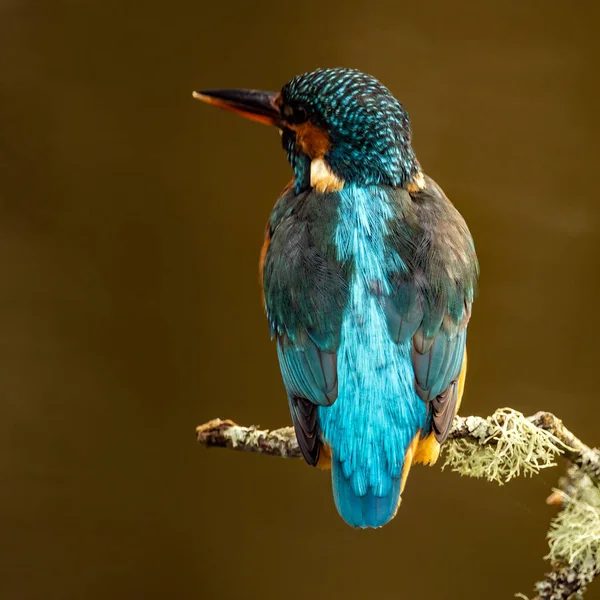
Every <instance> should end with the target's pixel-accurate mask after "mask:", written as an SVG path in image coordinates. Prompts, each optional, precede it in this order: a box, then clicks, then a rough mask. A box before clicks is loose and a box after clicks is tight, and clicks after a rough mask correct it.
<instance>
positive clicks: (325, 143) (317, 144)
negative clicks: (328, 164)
mask: <svg viewBox="0 0 600 600" xmlns="http://www.w3.org/2000/svg"><path fill="white" fill-rule="evenodd" d="M293 129H295V131H296V143H297V144H298V146H300V149H301V150H302V152H304V154H308V156H310V157H311V158H322V157H323V156H324V155H325V153H326V152H328V151H329V148H331V142H330V141H329V136H328V135H327V133H326V132H325V131H323V130H322V129H319V128H318V127H317V126H316V125H313V124H312V123H311V122H310V121H307V122H306V123H302V125H297V126H296V127H293Z"/></svg>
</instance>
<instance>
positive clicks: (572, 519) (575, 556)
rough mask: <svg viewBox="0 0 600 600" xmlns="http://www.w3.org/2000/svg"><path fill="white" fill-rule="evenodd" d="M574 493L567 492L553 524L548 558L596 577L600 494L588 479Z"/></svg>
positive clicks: (599, 563) (599, 561) (599, 555)
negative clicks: (594, 574)
mask: <svg viewBox="0 0 600 600" xmlns="http://www.w3.org/2000/svg"><path fill="white" fill-rule="evenodd" d="M574 492H575V493H574V494H573V495H569V494H565V493H564V492H563V509H562V510H561V511H560V512H559V513H558V515H557V516H556V517H555V518H554V519H553V520H552V522H551V523H550V530H549V531H548V544H549V546H550V553H549V554H548V556H547V557H546V558H547V559H548V560H550V561H551V562H560V563H566V564H568V565H570V566H572V567H577V570H578V571H579V572H581V573H583V574H593V573H596V572H597V571H598V569H599V567H600V490H599V489H598V488H597V487H596V486H595V485H594V484H593V483H592V481H591V480H590V479H589V477H587V475H584V476H583V477H582V478H581V479H580V480H579V482H578V485H577V487H576V488H575V490H574Z"/></svg>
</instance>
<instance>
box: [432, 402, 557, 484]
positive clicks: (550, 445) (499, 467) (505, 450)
mask: <svg viewBox="0 0 600 600" xmlns="http://www.w3.org/2000/svg"><path fill="white" fill-rule="evenodd" d="M464 427H465V428H466V429H467V431H468V432H469V436H465V437H451V439H449V440H448V442H447V443H446V445H445V446H444V456H443V458H444V463H443V464H442V469H443V468H445V467H449V468H450V469H452V470H453V471H455V472H456V473H459V474H460V475H467V476H469V477H478V478H484V479H487V480H488V481H495V482H496V483H498V484H500V485H502V484H504V483H507V482H508V481H510V480H511V479H513V478H514V477H517V476H519V475H525V476H530V477H531V476H533V475H537V474H538V473H539V472H540V470H541V469H547V468H548V467H555V466H556V461H555V459H556V457H557V456H558V455H559V454H562V453H563V452H564V450H565V449H566V446H565V444H564V443H563V442H561V441H560V440H559V439H558V438H557V437H556V436H555V435H554V434H553V433H551V432H549V431H546V430H545V429H541V428H540V427H537V426H536V425H534V424H533V423H532V421H531V420H530V419H527V418H526V417H525V416H523V414H521V413H520V412H518V411H516V410H513V409H511V408H502V409H499V410H497V411H496V412H495V413H494V414H493V415H492V416H490V417H488V418H487V419H481V418H480V417H466V418H465V419H464Z"/></svg>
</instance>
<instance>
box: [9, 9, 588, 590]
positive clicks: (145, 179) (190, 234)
mask: <svg viewBox="0 0 600 600" xmlns="http://www.w3.org/2000/svg"><path fill="white" fill-rule="evenodd" d="M592 5H593V3H591V2H589V3H587V4H586V3H584V2H580V3H570V4H566V3H564V2H516V1H511V2H507V1H502V2H500V1H497V0H495V1H493V2H492V1H490V2H476V1H472V2H448V1H446V2H444V1H442V0H433V1H430V2H411V3H407V2H391V1H390V2H385V3H383V2H382V3H378V2H372V1H369V2H367V1H361V0H347V1H341V0H337V1H335V2H324V1H320V2H318V1H316V0H307V1H305V2H301V3H297V2H279V3H272V4H269V3H260V2H252V1H248V0H246V1H245V2H236V1H233V2H215V3H212V4H210V5H209V4H208V2H206V0H205V1H201V0H196V1H194V2H192V1H187V0H171V1H170V2H158V1H156V0H144V1H141V0H131V1H123V0H89V1H84V0H81V1H77V0H71V1H67V0H63V1H58V0H45V1H43V2H42V1H41V0H38V1H34V0H0V596H1V597H2V599H3V600H37V599H40V598H44V599H52V600H54V599H57V600H71V599H90V600H100V599H102V600H105V599H108V598H110V599H116V600H120V599H127V600H131V599H134V600H137V599H171V598H172V599H175V600H179V599H188V598H189V599H203V598H221V599H223V600H230V599H231V600H234V599H238V598H261V599H270V598H287V599H290V600H301V599H306V598H313V597H321V598H327V599H332V600H337V599H354V598H369V599H370V598H378V599H381V600H395V599H411V600H412V599H425V600H426V599H460V600H471V599H472V600H481V599H482V598H486V599H492V600H493V599H501V598H510V597H512V594H513V593H514V592H516V591H522V592H526V593H529V592H530V589H531V586H532V584H533V582H534V581H535V580H536V579H538V578H539V577H540V576H541V575H542V573H543V572H544V569H545V568H546V566H547V565H546V563H544V562H543V560H542V557H543V555H544V554H545V553H546V551H547V546H546V542H545V540H544V536H545V532H546V530H547V526H548V521H549V519H550V518H551V517H552V515H553V513H554V509H552V508H550V507H547V506H546V505H545V498H546V496H547V495H548V494H549V492H550V489H551V487H552V486H553V485H554V483H555V481H556V478H557V476H558V475H559V473H560V471H558V470H554V471H552V472H547V473H546V474H544V475H543V476H542V477H537V478H535V479H533V480H523V481H517V482H514V483H511V484H509V485H507V486H505V487H501V488H499V487H497V486H495V485H492V484H489V483H485V482H482V481H475V480H467V479H460V478H459V477H458V476H457V475H455V474H453V473H450V472H443V473H442V472H440V469H439V468H438V467H434V468H430V469H426V468H423V467H419V468H415V469H414V470H413V471H412V473H411V476H410V479H409V481H408V485H407V488H406V491H405V494H404V502H403V505H402V508H401V510H400V511H399V513H398V516H397V517H396V519H395V520H394V521H393V522H392V523H391V524H390V525H389V526H387V527H385V528H384V529H382V530H380V531H366V532H363V531H354V530H352V529H350V528H349V527H347V526H346V525H345V524H344V523H343V522H342V520H341V519H340V518H339V517H338V515H337V513H336V511H335V508H334V505H333V501H332V498H331V490H330V481H329V477H328V476H327V475H326V474H324V473H322V472H319V471H318V470H316V469H310V468H308V467H307V466H305V465H304V464H303V463H302V462H301V461H284V460H278V459H273V458H267V457H264V456H255V455H244V454H234V453H232V452H226V451H218V450H215V451H206V450H204V449H202V448H199V447H197V446H196V444H195V438H194V427H195V426H196V425H197V424H198V423H200V422H203V421H206V420H208V419H210V418H213V417H216V416H220V417H229V418H233V419H235V420H237V421H238V422H240V423H246V424H251V423H260V424H261V425H263V426H265V427H277V426H281V425H285V424H288V423H289V415H288V410H287V403H286V400H285V396H284V390H283V387H282V384H281V381H280V376H279V372H278V366H277V361H276V356H275V349H274V347H273V346H272V345H271V343H270V341H269V335H268V329H267V325H266V322H265V319H264V317H263V314H262V306H261V301H260V290H259V285H258V281H257V280H258V277H257V260H258V253H259V248H260V245H261V243H262V235H263V230H264V223H265V221H266V219H267V216H268V214H269V211H270V209H271V207H272V205H273V203H274V201H275V200H276V198H277V196H278V193H279V191H280V189H281V188H282V187H283V186H284V184H285V183H286V182H287V181H288V179H289V177H290V171H289V168H288V165H287V163H286V161H285V156H284V154H283V152H282V151H281V149H280V147H279V143H280V142H279V137H278V135H277V132H276V131H270V130H269V129H267V128H266V127H261V126H259V125H257V124H255V123H250V122H245V121H243V120H242V119H240V118H238V117H235V116H233V115H231V114H226V113H224V112H221V111H217V110H216V109H213V108H210V107H207V106H204V105H201V104H199V103H198V102H195V101H193V100H192V98H191V91H192V89H194V88H206V87H255V88H265V89H275V90H276V89H278V88H279V87H281V85H282V84H283V83H285V82H286V81H287V80H288V79H289V78H290V77H292V76H293V75H295V74H297V73H300V72H303V71H306V70H310V69H313V68H315V67H317V66H353V67H357V68H360V69H362V70H365V71H368V72H370V73H372V74H374V75H376V76H377V77H379V78H380V79H382V80H383V81H384V82H385V83H386V84H387V85H388V86H389V87H390V88H391V89H392V91H393V92H394V93H395V94H396V95H397V96H398V97H399V98H400V99H401V100H402V101H403V103H404V104H405V106H406V108H407V109H408V110H409V112H410V114H411V116H412V120H413V129H414V144H415V147H416V150H417V153H418V156H419V158H420V160H421V163H422V164H423V166H424V168H425V170H426V171H427V172H428V173H429V174H430V175H431V176H433V177H434V178H435V179H436V180H437V181H438V182H439V183H440V184H441V185H442V186H443V187H444V189H445V190H446V192H447V194H448V195H449V197H450V198H451V199H452V200H453V202H454V203H455V204H456V206H457V207H458V208H459V210H460V211H461V212H462V214H463V215H464V216H465V218H466V220H467V222H468V224H469V226H470V228H471V231H472V233H473V236H474V238H475V241H476V246H477V250H478V253H479V257H480V261H481V268H482V277H481V292H480V295H479V298H478V300H477V302H476V303H475V306H474V311H473V318H472V321H471V325H470V328H469V377H468V382H467V389H466V395H465V398H464V401H463V409H462V414H469V413H476V414H482V415H486V414H489V413H490V412H492V411H493V410H494V409H495V408H497V407H501V406H506V405H510V406H513V407H514V408H517V409H519V410H521V411H523V412H525V413H532V412H534V411H537V410H539V409H548V410H551V411H555V412H556V413H557V414H558V415H560V416H561V417H563V418H564V420H565V421H566V423H567V425H568V426H569V427H571V428H572V429H573V430H575V431H576V432H578V433H579V434H580V435H581V437H582V438H583V439H585V440H586V441H587V442H588V443H590V444H597V443H599V434H598V426H597V423H598V412H599V411H598V398H597V394H598V389H597V388H598V385H597V380H596V379H595V377H596V375H597V374H598V369H599V367H598V361H599V359H600V353H599V351H598V342H597V340H598V338H599V335H600V324H599V319H598V318H597V315H598V289H599V286H598V284H599V281H600V273H599V268H600V251H599V242H600V233H599V227H598V225H599V223H598V221H599V217H600V208H599V205H598V193H597V188H598V186H597V184H596V182H595V178H596V177H597V173H598V146H597V137H594V136H593V135H592V129H593V122H594V121H595V120H596V119H595V117H596V114H595V113H596V112H597V104H595V103H594V102H593V100H592V97H593V93H594V92H595V90H596V88H597V69H595V68H592V51H593V46H594V45H595V38H596V37H597V32H596V31H594V29H595V27H596V24H595V20H594V17H593V15H592V14H591V7H592ZM589 597H590V598H594V597H595V598H600V588H598V587H596V588H595V589H594V588H592V590H591V591H590V593H589Z"/></svg>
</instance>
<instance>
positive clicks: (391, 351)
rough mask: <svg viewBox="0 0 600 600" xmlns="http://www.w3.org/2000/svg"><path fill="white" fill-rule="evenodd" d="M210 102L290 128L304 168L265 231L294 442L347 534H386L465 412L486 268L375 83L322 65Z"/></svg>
mask: <svg viewBox="0 0 600 600" xmlns="http://www.w3.org/2000/svg"><path fill="white" fill-rule="evenodd" d="M193 96H194V97H195V98H196V99H198V100H201V101H203V102H205V103H208V104H211V105H214V106H217V107H220V108H222V109H225V110H228V111H231V112H234V113H237V114H239V115H242V116H244V117H246V118H249V119H251V120H254V121H257V122H259V123H263V124H268V125H273V126H275V127H276V128H277V129H279V133H280V135H281V143H282V146H283V149H284V150H285V152H286V154H287V159H288V162H289V164H290V166H291V168H292V171H293V179H292V181H291V182H290V183H289V184H288V185H287V186H286V187H285V189H284V190H283V193H282V194H281V196H280V198H279V200H278V201H277V203H276V204H275V206H274V208H273V211H272V213H271V215H270V218H269V220H268V222H267V226H266V233H265V241H264V245H263V247H262V251H261V254H260V269H259V270H260V277H261V280H262V287H263V301H264V306H265V310H266V316H267V320H268V323H269V328H270V333H271V337H272V338H273V339H274V340H275V343H276V347H277V355H278V359H279V366H280V370H281V375H282V378H283V383H284V387H285V390H286V394H287V399H288V403H289V409H290V413H291V417H292V421H293V425H294V430H295V434H296V438H297V440H298V445H299V447H300V450H301V452H302V455H303V456H304V459H305V460H306V462H307V463H308V464H309V465H313V466H319V467H321V468H323V469H326V470H330V472H331V479H332V488H333V497H334V501H335V506H336V508H337V510H338V512H339V514H340V515H341V517H342V518H343V519H344V521H346V523H348V524H349V525H350V526H352V527H354V528H359V529H367V528H380V527H382V526H383V525H385V524H387V523H388V522H389V521H391V520H392V519H393V518H394V516H395V515H396V512H397V510H398V507H399V506H400V503H401V500H402V493H403V490H404V486H405V482H406V478H407V476H408V473H409V470H410V468H411V465H412V464H413V463H422V464H433V463H435V462H436V460H437V458H438V456H439V452H440V446H441V444H443V443H444V441H445V440H446V439H447V437H448V434H449V432H450V429H451V426H452V422H453V419H454V417H455V415H456V413H457V411H458V408H459V406H460V403H461V399H462V395H463V390H464V384H465V377H466V370H467V355H466V334H467V326H468V323H469V320H470V317H471V307H472V303H473V300H474V297H475V295H476V290H477V282H478V277H479V264H478V260H477V255H476V252H475V247H474V243H473V238H472V236H471V233H470V231H469V229H468V227H467V224H466V223H465V220H464V219H463V217H462V216H461V215H460V213H459V212H458V210H457V209H456V208H455V207H454V205H453V204H452V203H451V202H450V200H448V198H447V197H446V195H445V194H444V192H443V190H442V189H441V187H440V186H439V185H438V184H437V183H436V182H435V181H434V180H433V179H431V178H430V177H429V176H428V175H426V174H425V173H424V171H423V170H422V168H421V165H420V163H419V161H418V160H417V157H416V154H415V151H414V149H413V146H412V133H411V124H410V119H409V116H408V114H407V112H406V110H405V109H404V107H403V105H402V104H401V103H400V102H399V101H398V100H397V99H396V98H395V97H394V96H393V95H392V93H391V92H390V90H389V89H388V88H387V87H385V86H384V85H383V84H382V83H381V82H380V81H379V80H377V79H376V78H375V77H373V76H371V75H368V74H366V73H363V72H361V71H359V70H356V69H349V68H320V69H317V70H314V71H311V72H307V73H304V74H301V75H298V76H296V77H294V78H293V79H291V80H290V81H289V82H288V83H286V84H285V85H284V86H283V88H282V89H281V91H280V92H265V91H258V90H249V89H210V90H204V91H199V92H193Z"/></svg>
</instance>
